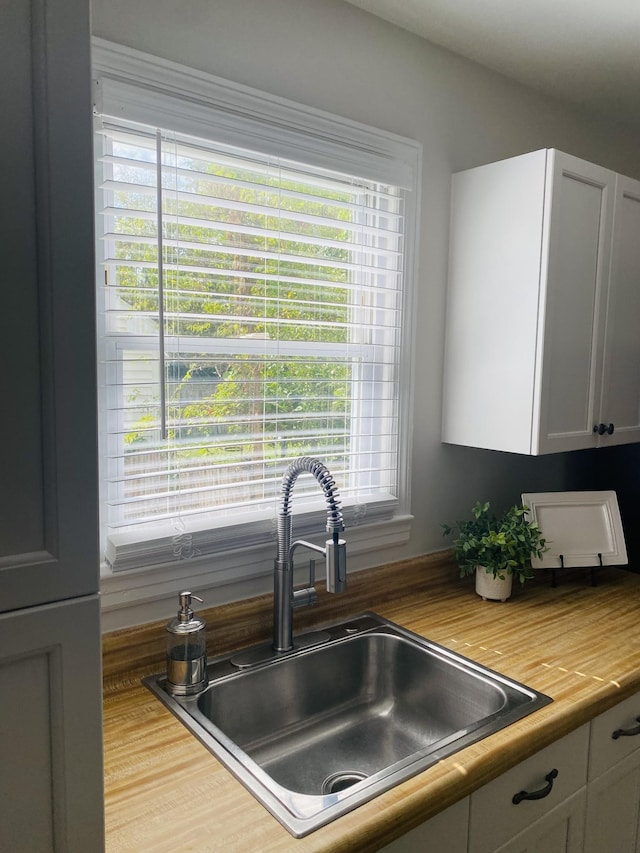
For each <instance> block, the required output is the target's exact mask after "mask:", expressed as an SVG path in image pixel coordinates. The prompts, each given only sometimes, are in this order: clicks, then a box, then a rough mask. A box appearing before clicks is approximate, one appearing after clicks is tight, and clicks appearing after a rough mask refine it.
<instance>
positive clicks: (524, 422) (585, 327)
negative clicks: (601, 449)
mask: <svg viewBox="0 0 640 853" xmlns="http://www.w3.org/2000/svg"><path fill="white" fill-rule="evenodd" d="M638 328H640V182H638V181H632V180H631V179H629V178H622V177H620V176H616V175H615V174H614V173H613V172H610V171H609V170H607V169H603V168H601V167H599V166H595V165H593V164H591V163H587V162H585V161H583V160H578V159H577V158H575V157H571V156H569V155H567V154H562V153H561V152H559V151H555V150H542V151H536V152H533V153H531V154H525V155H522V156H520V157H515V158H513V159H510V160H504V161H502V162H499V163H493V164H491V165H488V166H482V167H479V168H477V169H471V170H469V171H467V172H461V173H459V174H457V175H454V178H453V196H452V217H451V253H450V267H449V291H448V303H447V328H446V348H445V373H444V400H443V432H442V438H443V441H446V442H450V443H453V444H463V445H469V446H472V447H483V448H488V449H493V450H504V451H511V452H515V453H526V454H542V453H553V452H558V451H563V450H577V449H581V448H590V447H596V446H598V445H605V444H606V445H610V444H616V443H626V442H631V441H640V336H639V335H637V334H636V330H637V329H638Z"/></svg>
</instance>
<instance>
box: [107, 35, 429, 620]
mask: <svg viewBox="0 0 640 853" xmlns="http://www.w3.org/2000/svg"><path fill="white" fill-rule="evenodd" d="M93 63H94V95H95V97H94V112H95V113H96V114H97V115H100V114H102V113H103V112H105V113H110V114H114V111H115V110H116V109H117V110H118V112H117V113H115V114H117V115H120V116H122V118H125V119H128V120H131V121H136V122H149V123H152V124H157V125H159V126H163V127H167V129H174V130H178V131H179V132H183V133H192V134H198V133H199V134H200V135H203V133H205V127H206V126H210V124H209V125H207V123H208V122H210V121H211V117H212V116H215V121H216V136H217V137H218V138H221V141H227V140H225V139H224V135H225V133H227V134H228V135H229V140H228V141H232V137H233V136H234V135H237V133H238V125H239V123H240V124H241V125H242V127H243V132H244V133H245V134H247V135H248V136H249V137H251V135H252V133H253V134H255V135H256V137H257V136H258V134H259V138H260V147H261V149H262V150H266V151H267V153H268V152H269V147H270V146H272V148H273V150H272V152H271V153H274V154H275V155H278V154H282V144H283V143H282V140H283V139H284V140H285V145H286V146H287V155H285V156H291V155H292V154H293V153H294V152H295V151H298V152H300V153H299V154H298V157H299V158H301V159H302V160H304V159H305V156H304V153H303V152H301V151H300V149H301V145H302V142H301V140H302V141H303V142H304V145H305V146H307V150H306V153H307V154H308V153H309V152H312V154H313V158H314V162H316V164H317V165H322V163H323V158H324V161H325V163H326V165H327V166H329V165H330V164H331V165H332V167H334V168H336V162H337V163H338V164H340V167H341V168H344V169H345V170H346V169H349V168H350V169H352V170H354V171H356V167H358V169H357V170H359V171H362V169H363V168H368V167H370V168H371V171H372V173H375V177H376V179H377V180H380V181H384V180H387V181H389V182H392V183H397V184H400V185H403V186H405V187H407V188H408V189H409V190H410V191H409V192H408V193H407V194H406V202H405V217H406V227H405V233H404V243H405V246H404V251H405V259H404V270H403V274H404V279H405V287H404V289H403V305H402V309H401V310H402V312H403V317H404V318H405V319H404V322H403V324H402V329H401V341H400V371H399V380H398V381H399V389H398V391H399V393H398V396H399V406H398V418H399V429H398V454H397V455H398V484H397V486H398V495H397V498H396V499H395V500H394V501H392V502H390V503H389V506H388V507H386V515H383V516H382V518H383V520H382V521H380V520H376V521H375V523H367V518H366V515H365V516H364V517H359V507H357V506H356V507H355V508H353V511H352V512H350V513H347V514H346V516H345V520H346V524H347V528H348V529H347V533H346V538H347V541H348V546H349V553H350V557H353V556H356V555H357V556H358V557H359V558H360V559H359V562H361V563H362V562H364V563H365V564H376V563H377V562H379V560H376V559H375V555H376V553H379V550H380V548H381V547H389V548H397V547H398V546H401V545H403V544H406V542H407V541H408V539H409V536H410V529H411V515H410V484H411V472H410V459H411V424H412V414H413V408H412V387H413V376H414V365H413V351H414V339H415V315H416V311H415V304H416V297H417V294H416V290H417V287H416V266H417V258H416V251H415V247H416V243H417V232H418V224H419V187H420V173H421V154H422V151H421V146H420V144H419V143H417V142H415V141H413V140H410V139H406V138H404V137H400V136H397V135H395V134H390V133H388V132H386V131H381V130H377V129H375V128H370V127H367V126H365V125H362V124H358V123H356V122H353V121H351V120H348V119H345V118H342V117H339V116H333V115H330V114H328V113H324V112H322V111H319V110H316V109H314V108H311V107H306V106H304V105H300V104H295V103H293V102H290V101H286V100H284V99H281V98H277V97H275V96H273V95H268V94H266V93H262V92H259V91H257V90H254V89H250V88H248V87H245V86H240V85H238V84H235V83H231V82H229V81H225V80H221V79H220V78H217V77H213V76H211V75H208V74H205V73H204V72H200V71H197V70H194V69H191V68H187V67H185V66H182V65H177V64H176V63H172V62H168V61H166V60H163V59H159V58H157V57H152V56H150V55H148V54H143V53H141V52H139V51H135V50H132V49H130V48H126V47H123V46H121V45H115V44H112V43H110V42H106V41H104V40H102V39H94V40H93ZM176 122H178V125H179V126H177V127H176V126H175V123H176ZM256 144H257V143H256ZM96 179H97V176H96ZM96 260H97V263H98V268H99V269H100V268H101V264H102V261H103V257H102V256H101V251H100V250H99V251H98V252H97V259H96ZM99 371H100V373H102V374H103V376H102V378H104V371H105V366H104V365H101V366H100V367H99ZM101 428H102V429H103V430H104V425H102V427H101ZM104 439H105V435H104V434H102V435H101V447H104ZM105 487H106V486H105V484H104V483H101V491H102V493H101V498H104V496H105V495H104V489H105ZM321 497H322V496H321V495H320V494H319V496H318V502H317V507H318V509H320V508H322V505H323V504H322V500H321ZM230 527H234V525H231V526H230ZM235 527H238V528H241V527H243V525H235ZM245 527H246V525H245ZM255 527H256V536H249V537H247V536H242V534H241V531H237V532H238V534H239V537H240V536H241V538H242V539H244V541H245V543H246V544H245V545H244V547H238V542H237V541H236V542H234V539H233V536H231V539H230V540H227V542H226V544H225V539H224V537H223V536H221V538H220V550H219V552H217V553H216V557H215V560H211V559H210V558H209V559H208V560H180V561H178V562H177V563H172V564H167V565H151V566H147V567H144V568H137V569H133V570H128V571H123V572H117V573H114V572H112V571H111V570H110V569H109V567H108V566H106V565H103V567H102V572H101V574H102V595H103V609H104V610H107V611H108V610H114V611H120V610H122V609H125V610H126V609H128V607H129V606H138V605H139V604H140V603H143V602H151V601H153V600H155V599H157V598H158V597H159V595H161V594H162V591H163V590H165V591H167V590H169V589H170V591H171V593H173V592H174V591H175V589H177V585H180V586H182V585H186V584H189V585H190V586H192V587H195V588H197V589H203V588H205V587H213V586H218V585H228V584H231V585H233V586H234V587H235V586H237V585H238V584H240V586H245V587H246V588H247V589H248V588H249V587H250V586H251V581H252V580H255V579H256V578H260V577H265V576H268V575H270V574H271V572H272V567H271V560H272V558H273V548H274V531H273V529H272V523H271V521H270V520H268V519H266V518H265V520H264V522H261V523H259V524H258V525H256V526H255ZM322 527H323V525H322V524H321V523H320V524H319V523H318V516H317V510H316V508H315V507H312V508H311V509H309V510H305V512H303V513H301V514H300V515H296V520H295V529H296V535H305V536H309V537H310V538H313V534H314V533H320V534H322ZM222 529H224V528H222ZM228 530H229V529H228ZM179 538H180V537H179V536H178V537H176V539H179ZM320 538H323V535H321V537H320ZM183 545H184V546H185V547H186V548H187V550H188V547H189V546H188V542H186V540H185V543H180V542H178V543H177V546H176V547H177V548H178V549H180V548H181V547H182V546H183ZM371 560H373V562H371ZM362 567H363V568H364V567H366V566H365V565H363V566H362ZM125 619H126V617H125ZM114 624H117V623H114Z"/></svg>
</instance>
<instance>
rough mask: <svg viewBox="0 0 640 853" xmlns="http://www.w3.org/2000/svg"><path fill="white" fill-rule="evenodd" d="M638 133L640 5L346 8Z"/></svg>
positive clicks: (607, 0) (522, 1) (480, 3)
mask: <svg viewBox="0 0 640 853" xmlns="http://www.w3.org/2000/svg"><path fill="white" fill-rule="evenodd" d="M348 2H350V3H352V4H353V5H354V6H358V7H359V8H361V9H364V10H366V11H368V12H372V13H373V14H374V15H378V16H379V17H381V18H384V19H385V20H387V21H391V22H392V23H394V24H397V25H398V26H400V27H403V28H404V29H406V30H410V31H411V32H414V33H417V34H418V35H420V36H423V37H424V38H426V39H428V40H429V41H431V42H434V43H436V44H439V45H441V46H443V47H446V48H448V49H449V50H452V51H454V52H455V53H458V54H461V55H462V56H466V57H468V58H469V59H473V60H475V61H476V62H479V63H480V64H481V65H485V66H487V67H488V68H491V69H493V70H495V71H499V72H500V73H502V74H505V75H506V76H507V77H511V78H512V79H514V80H517V81H519V82H521V83H524V84H525V85H527V86H531V87H533V88H536V89H539V90H541V91H543V92H546V93H548V94H550V95H553V96H555V97H558V98H561V99H563V100H566V101H570V102H572V103H576V104H580V105H582V106H584V107H586V108H588V109H590V110H592V111H596V112H598V113H600V114H601V115H603V116H606V117H608V118H611V119H619V120H620V121H623V122H625V123H627V124H630V125H632V126H634V127H635V129H636V130H640V0H348Z"/></svg>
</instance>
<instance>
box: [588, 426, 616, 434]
mask: <svg viewBox="0 0 640 853" xmlns="http://www.w3.org/2000/svg"><path fill="white" fill-rule="evenodd" d="M614 429H615V426H614V425H613V424H594V425H593V432H594V433H597V434H598V435H604V434H605V432H606V433H607V435H613V431H614Z"/></svg>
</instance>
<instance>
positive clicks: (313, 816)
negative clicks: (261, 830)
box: [144, 613, 552, 837]
mask: <svg viewBox="0 0 640 853" xmlns="http://www.w3.org/2000/svg"><path fill="white" fill-rule="evenodd" d="M314 642H315V643H317V644H316V645H310V646H306V645H305V643H314ZM295 643H296V645H295V647H294V650H293V651H292V652H286V653H281V654H277V653H275V652H271V653H265V652H264V649H263V650H262V652H261V650H260V649H257V650H256V651H255V653H249V654H240V655H232V656H225V657H221V658H216V659H214V660H212V661H211V662H210V663H209V666H208V667H207V676H208V687H207V688H206V689H205V690H203V691H202V692H201V693H200V694H198V695H196V696H191V697H177V696H170V695H168V694H167V693H166V692H165V690H164V688H163V685H164V677H163V676H160V677H158V676H154V677H150V678H146V679H144V681H145V684H146V685H147V687H148V688H149V689H150V690H152V691H153V693H154V694H155V695H156V696H157V697H158V698H159V699H160V700H161V701H162V702H163V703H164V704H165V705H166V706H167V707H168V708H169V709H170V710H171V711H172V712H173V713H174V714H175V715H176V716H177V717H178V718H179V719H180V720H181V721H182V722H183V723H184V724H185V725H186V726H187V728H188V729H189V730H190V731H191V732H192V733H193V734H194V735H195V736H196V737H197V738H198V739H199V740H200V741H201V742H202V743H203V744H204V745H205V746H206V747H207V748H208V749H209V750H211V752H213V754H214V755H215V756H216V757H217V758H219V759H220V761H221V762H222V763H223V764H224V765H226V767H228V769H229V770H230V771H231V772H232V773H233V774H234V775H235V776H236V777H237V778H238V779H239V780H240V782H242V784H244V785H245V786H246V787H247V788H248V789H249V790H250V791H251V792H252V793H253V794H254V796H255V797H257V799H258V800H260V802H261V803H262V804H263V805H264V806H265V807H266V808H267V809H268V810H269V811H270V812H271V813H272V814H273V815H274V817H276V818H277V819H278V820H279V821H280V822H281V823H282V824H283V825H284V826H285V827H286V828H287V829H288V830H289V832H291V834H292V835H295V836H297V837H300V836H303V835H306V834H308V833H309V832H311V831H312V830H314V829H316V828H317V827H319V826H322V825H323V824H325V823H328V822H329V821H331V820H333V819H335V818H336V817H338V816H339V815H342V814H344V813H345V812H347V811H350V810H351V809H353V808H355V807H356V806H358V805H360V804H362V803H363V802H366V801H367V800H370V799H372V798H373V797H375V796H377V795H378V794H380V793H381V792H382V791H386V790H388V789H389V788H391V787H393V786H394V785H397V784H398V783H399V782H402V781H404V780H405V779H408V778H409V777H411V776H414V775H415V774H417V773H419V772H420V771H422V770H425V769H426V768H427V767H429V766H431V765H432V764H435V763H436V762H437V761H439V760H441V759H442V758H445V757H446V756H448V755H451V754H452V753H454V752H456V751H458V750H460V749H463V748H464V747H466V746H468V745H469V744H471V743H473V742H475V741H477V740H479V739H481V738H483V737H486V736H487V735H490V734H493V733H494V732H496V731H498V730H500V729H502V728H504V727H505V726H507V725H509V724H510V723H513V722H514V721H516V720H518V719H521V718H522V717H524V716H526V715H527V714H530V713H531V712H532V711H535V710H537V709H538V708H541V707H542V706H544V705H546V704H548V703H549V702H551V701H552V700H551V699H550V698H549V697H548V696H545V695H544V694H542V693H539V692H537V691H535V690H532V689H530V688H528V687H526V686H524V685H523V684H519V683H518V682H516V681H513V680H511V679H509V678H505V677H504V676H502V675H500V674H499V673H497V672H494V671H492V670H489V669H487V668H485V667H482V666H480V665H478V664H476V663H474V662H473V661H470V660H468V659H466V658H464V657H462V656H461V655H458V654H456V653H454V652H451V651H449V650H448V649H445V648H444V647H442V646H439V645H437V644H436V643H432V642H430V641H428V640H425V639H424V638H422V637H420V636H418V635H416V634H413V633H411V632H410V631H406V630H405V629H403V628H401V627H400V626H398V625H395V624H394V623H393V622H389V621H387V620H385V619H382V618H381V617H379V616H377V615H376V614H373V613H365V614H362V615H360V616H357V617H356V618H354V619H350V620H349V621H347V622H342V623H340V624H336V625H331V626H328V627H326V628H324V629H323V631H322V633H321V634H320V635H318V634H317V632H314V633H313V634H311V635H308V636H305V635H301V637H299V638H296V640H295Z"/></svg>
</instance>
